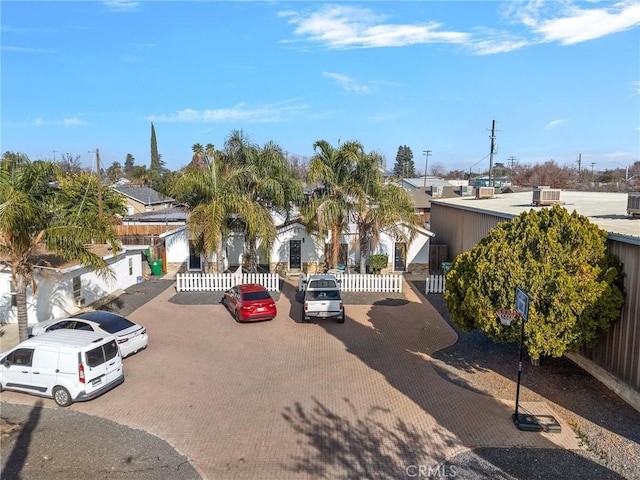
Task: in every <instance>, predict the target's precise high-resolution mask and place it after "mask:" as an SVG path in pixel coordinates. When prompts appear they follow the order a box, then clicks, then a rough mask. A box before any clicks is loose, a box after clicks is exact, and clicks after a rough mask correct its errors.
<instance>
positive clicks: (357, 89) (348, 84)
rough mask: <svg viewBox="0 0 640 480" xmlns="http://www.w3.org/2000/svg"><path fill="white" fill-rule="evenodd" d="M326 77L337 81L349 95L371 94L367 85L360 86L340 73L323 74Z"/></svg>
mask: <svg viewBox="0 0 640 480" xmlns="http://www.w3.org/2000/svg"><path fill="white" fill-rule="evenodd" d="M322 74H323V75H324V76H325V77H328V78H331V79H332V80H335V81H336V82H337V83H338V85H340V86H341V87H342V89H343V90H344V91H346V92H349V93H360V94H368V93H371V89H370V88H369V87H367V86H366V85H359V84H358V83H356V81H355V80H353V79H352V78H350V77H347V76H346V75H342V74H340V73H332V72H322Z"/></svg>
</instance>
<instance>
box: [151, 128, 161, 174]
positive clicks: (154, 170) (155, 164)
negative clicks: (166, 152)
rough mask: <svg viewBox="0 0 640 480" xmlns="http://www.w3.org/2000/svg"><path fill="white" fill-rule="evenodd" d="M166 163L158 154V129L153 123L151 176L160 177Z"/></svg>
mask: <svg viewBox="0 0 640 480" xmlns="http://www.w3.org/2000/svg"><path fill="white" fill-rule="evenodd" d="M163 166H164V162H163V161H162V159H161V156H160V155H159V154H158V143H157V142H156V129H155V127H154V126H153V122H151V164H150V165H149V171H150V172H151V175H160V174H161V173H162V167H163Z"/></svg>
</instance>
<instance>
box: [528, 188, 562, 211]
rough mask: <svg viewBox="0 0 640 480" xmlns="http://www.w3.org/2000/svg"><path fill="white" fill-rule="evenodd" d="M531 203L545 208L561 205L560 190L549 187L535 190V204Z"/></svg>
mask: <svg viewBox="0 0 640 480" xmlns="http://www.w3.org/2000/svg"><path fill="white" fill-rule="evenodd" d="M531 203H532V205H535V206H536V207H544V206H547V205H558V204H560V189H559V188H547V187H538V188H534V189H533V202H531Z"/></svg>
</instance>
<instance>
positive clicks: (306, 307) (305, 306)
mask: <svg viewBox="0 0 640 480" xmlns="http://www.w3.org/2000/svg"><path fill="white" fill-rule="evenodd" d="M307 310H309V304H308V303H307V302H304V311H305V312H306V311H307Z"/></svg>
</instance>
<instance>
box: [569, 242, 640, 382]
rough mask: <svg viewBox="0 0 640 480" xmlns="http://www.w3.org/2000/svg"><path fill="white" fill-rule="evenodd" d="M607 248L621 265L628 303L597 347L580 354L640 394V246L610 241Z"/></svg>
mask: <svg viewBox="0 0 640 480" xmlns="http://www.w3.org/2000/svg"><path fill="white" fill-rule="evenodd" d="M608 245H609V250H610V251H611V253H613V254H615V255H617V256H618V258H620V260H621V261H622V263H624V272H625V282H624V284H625V288H626V291H627V299H626V302H625V305H624V308H623V310H622V316H621V318H620V320H619V321H618V322H616V323H615V324H613V326H612V327H611V328H610V329H609V330H608V331H607V333H606V334H605V335H604V336H603V337H602V338H601V339H600V341H599V342H598V345H596V347H594V348H592V349H590V350H587V349H585V350H583V351H581V352H580V353H581V354H582V355H583V356H585V357H586V358H588V359H589V360H592V361H593V362H594V363H596V364H597V365H599V366H601V367H602V368H604V369H605V370H606V371H608V372H609V373H611V374H613V375H614V376H616V377H617V378H619V379H620V380H622V381H623V382H624V383H626V384H628V385H630V386H632V387H633V388H634V389H635V390H640V246H638V245H631V244H629V243H622V242H619V241H612V240H609V241H608Z"/></svg>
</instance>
